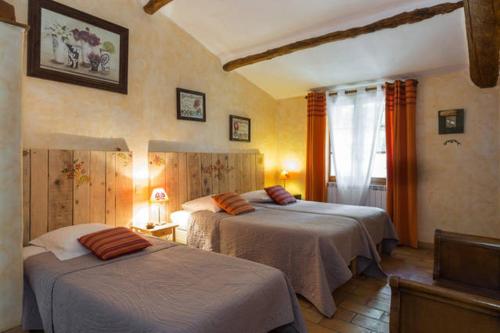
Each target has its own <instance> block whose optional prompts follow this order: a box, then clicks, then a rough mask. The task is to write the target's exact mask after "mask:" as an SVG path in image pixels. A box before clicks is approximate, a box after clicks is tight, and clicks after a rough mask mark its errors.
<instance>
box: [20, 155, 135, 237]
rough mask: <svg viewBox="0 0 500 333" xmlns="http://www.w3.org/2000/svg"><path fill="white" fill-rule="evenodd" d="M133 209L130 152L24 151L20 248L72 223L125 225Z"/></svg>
mask: <svg viewBox="0 0 500 333" xmlns="http://www.w3.org/2000/svg"><path fill="white" fill-rule="evenodd" d="M132 205H133V181H132V153H130V152H117V151H109V152H105V151H72V150H46V149H31V150H25V151H24V152H23V214H24V244H27V243H28V242H29V240H30V239H34V238H36V237H38V236H40V235H42V234H44V233H46V232H48V231H51V230H54V229H57V228H61V227H65V226H69V225H73V224H80V223H106V224H109V225H113V226H126V225H128V224H129V223H131V221H132Z"/></svg>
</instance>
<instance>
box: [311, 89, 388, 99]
mask: <svg viewBox="0 0 500 333" xmlns="http://www.w3.org/2000/svg"><path fill="white" fill-rule="evenodd" d="M361 89H363V88H361ZM384 89H385V87H384V86H382V90H384ZM340 90H341V89H340ZM358 90H359V88H358V89H349V90H345V94H347V95H350V94H356V93H357V92H358ZM364 90H365V91H373V90H377V87H376V86H375V87H366V88H364ZM336 95H337V92H336V91H335V92H330V93H328V96H336ZM304 98H305V99H307V96H305V97H304Z"/></svg>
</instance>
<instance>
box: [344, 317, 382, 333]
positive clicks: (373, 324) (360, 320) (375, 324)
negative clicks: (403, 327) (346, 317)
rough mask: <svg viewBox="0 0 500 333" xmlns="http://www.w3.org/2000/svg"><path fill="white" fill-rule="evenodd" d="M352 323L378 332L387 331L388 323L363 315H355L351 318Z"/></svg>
mask: <svg viewBox="0 0 500 333" xmlns="http://www.w3.org/2000/svg"><path fill="white" fill-rule="evenodd" d="M352 323H353V324H355V325H358V326H361V327H364V328H367V329H369V330H371V331H375V332H379V333H386V332H387V333H388V332H389V324H387V323H385V322H383V321H381V320H376V319H372V318H369V317H366V316H363V315H356V317H354V319H353V320H352Z"/></svg>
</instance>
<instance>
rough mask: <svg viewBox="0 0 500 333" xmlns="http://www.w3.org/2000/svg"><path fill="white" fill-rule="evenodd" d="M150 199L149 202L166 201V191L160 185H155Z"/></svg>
mask: <svg viewBox="0 0 500 333" xmlns="http://www.w3.org/2000/svg"><path fill="white" fill-rule="evenodd" d="M150 200H151V202H154V203H159V202H166V201H168V196H167V192H165V189H163V188H161V187H157V188H155V189H154V190H153V192H152V193H151V198H150Z"/></svg>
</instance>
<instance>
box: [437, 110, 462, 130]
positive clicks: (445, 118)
mask: <svg viewBox="0 0 500 333" xmlns="http://www.w3.org/2000/svg"><path fill="white" fill-rule="evenodd" d="M438 119H439V134H459V133H463V132H464V109H453V110H442V111H439V113H438Z"/></svg>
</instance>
